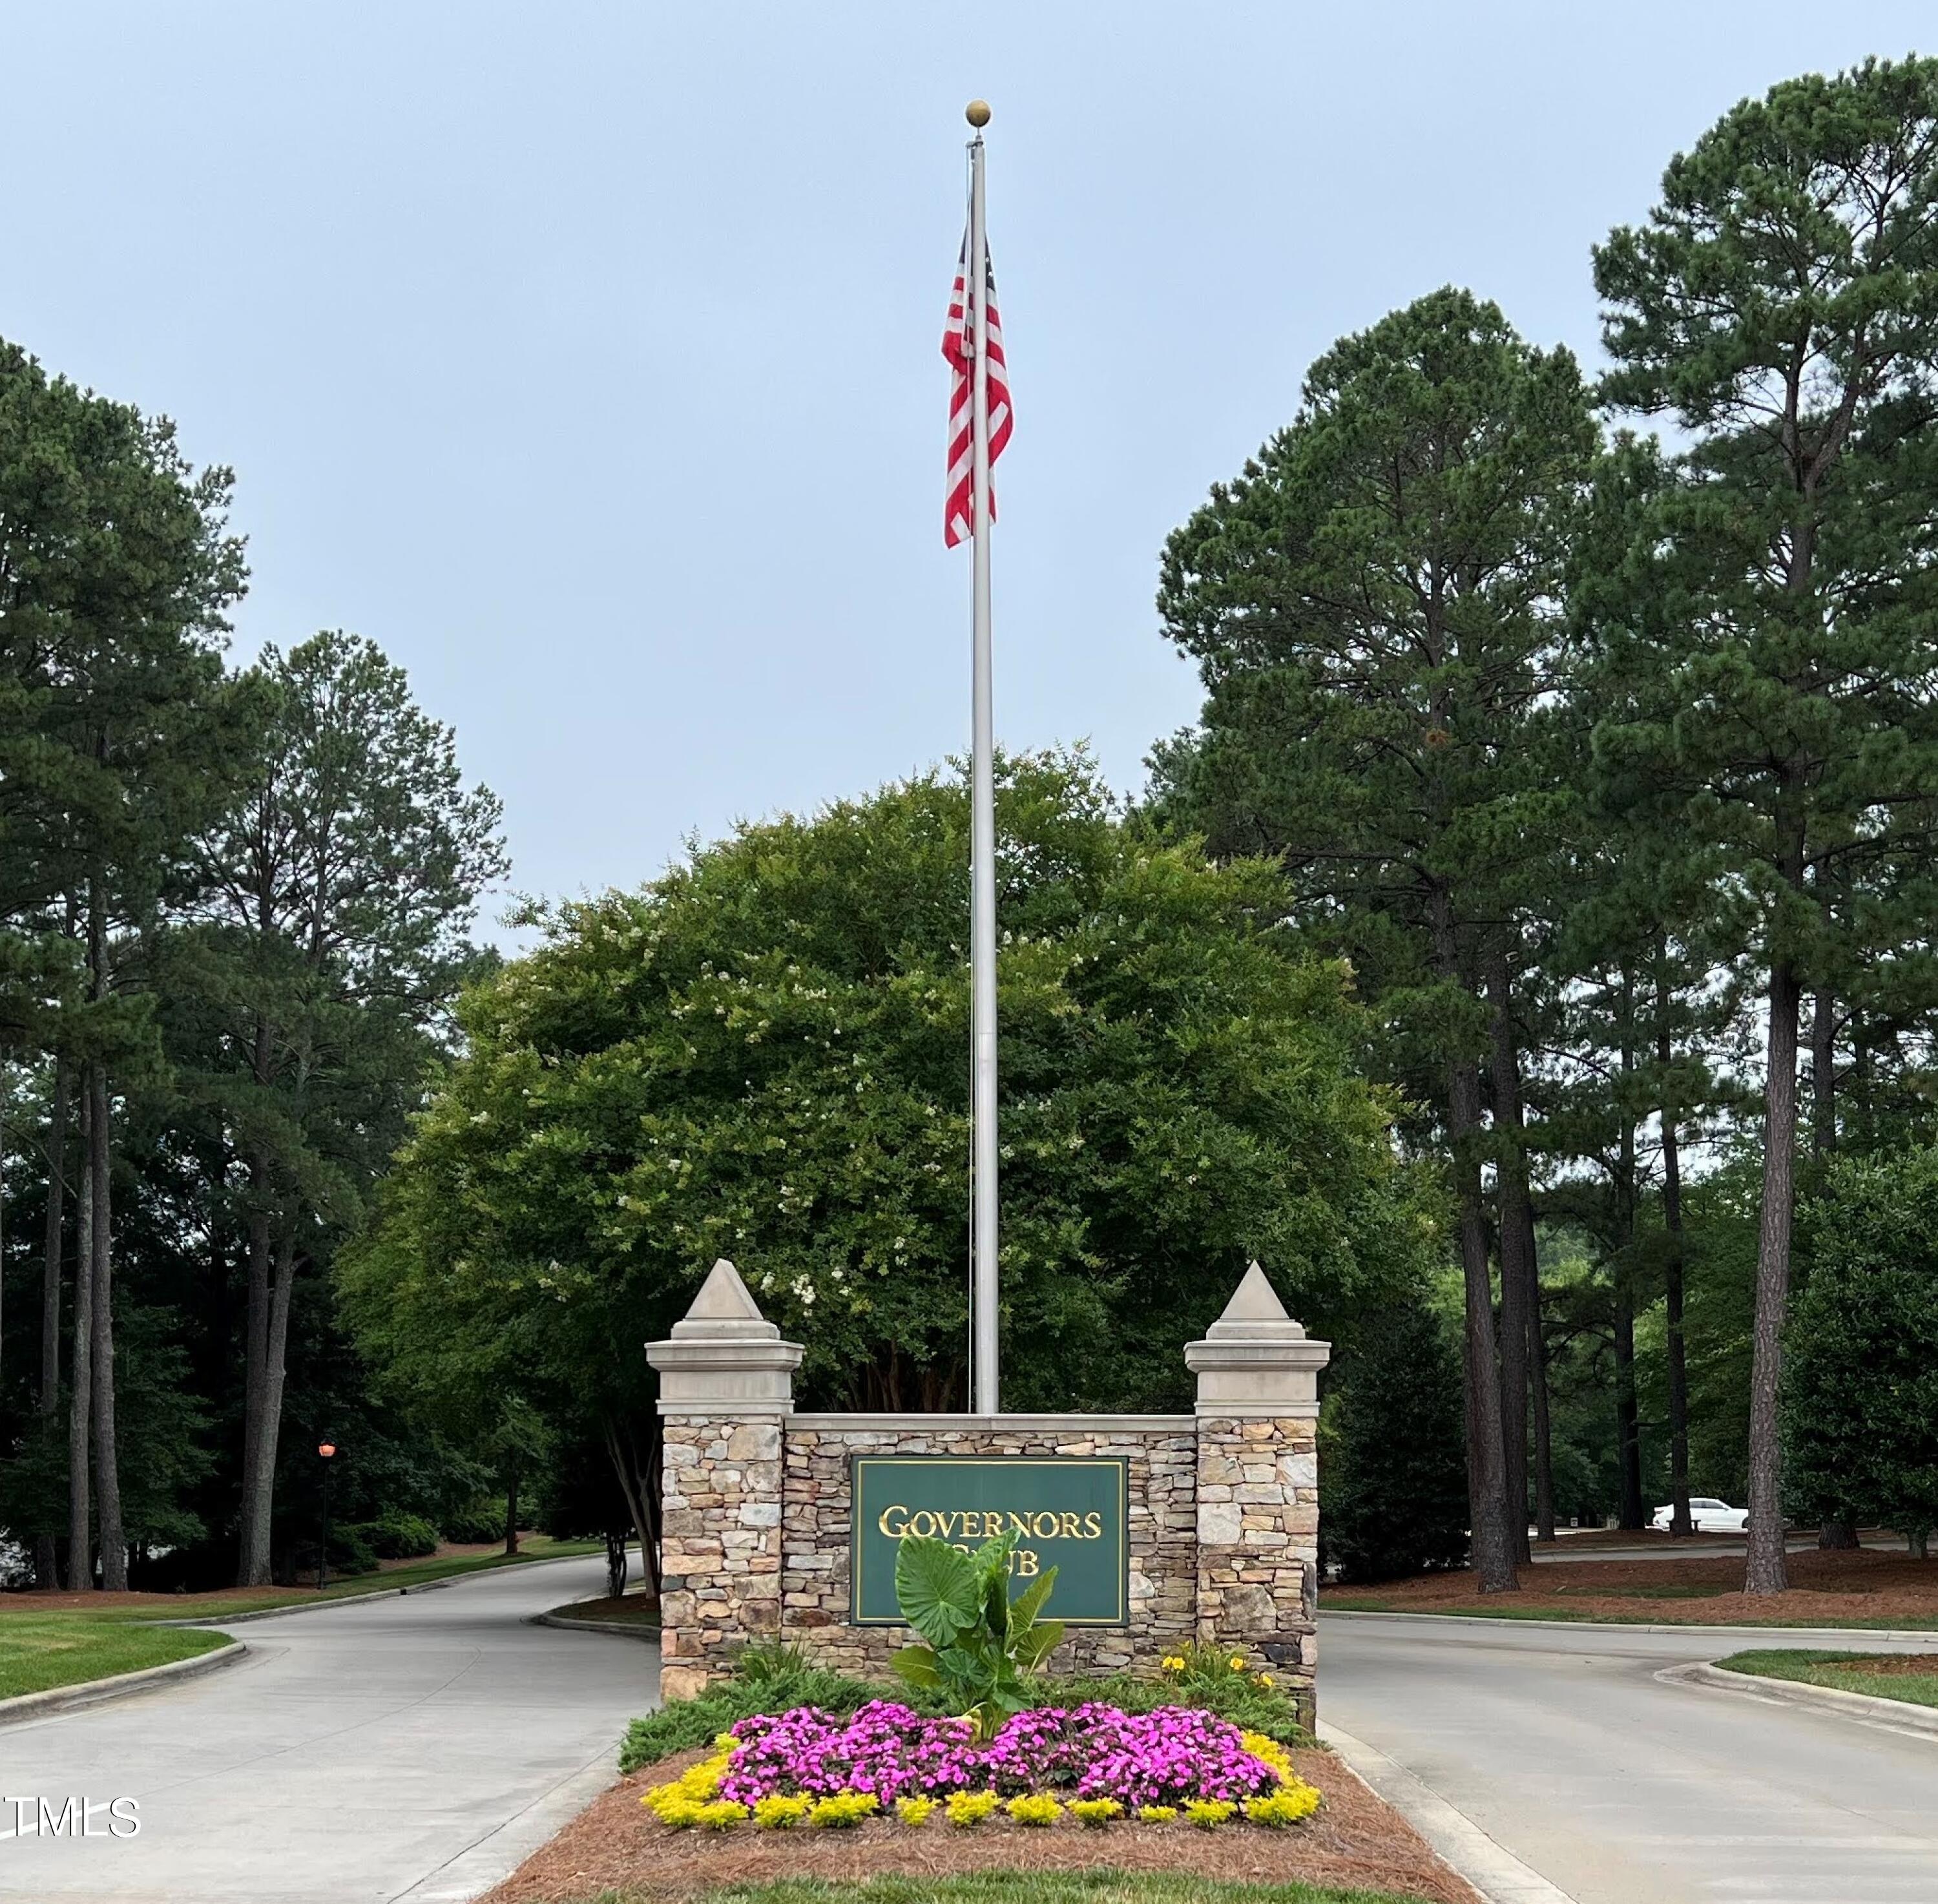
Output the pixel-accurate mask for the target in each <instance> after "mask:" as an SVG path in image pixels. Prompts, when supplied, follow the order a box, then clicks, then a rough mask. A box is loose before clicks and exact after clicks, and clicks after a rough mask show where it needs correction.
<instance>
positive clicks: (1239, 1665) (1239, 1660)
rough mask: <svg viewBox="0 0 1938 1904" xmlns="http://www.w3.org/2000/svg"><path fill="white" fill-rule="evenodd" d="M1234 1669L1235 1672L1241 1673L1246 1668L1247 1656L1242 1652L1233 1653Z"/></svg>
mask: <svg viewBox="0 0 1938 1904" xmlns="http://www.w3.org/2000/svg"><path fill="white" fill-rule="evenodd" d="M1244 1670H1245V1656H1244V1654H1243V1653H1233V1654H1232V1671H1234V1672H1235V1673H1241V1672H1243V1671H1244Z"/></svg>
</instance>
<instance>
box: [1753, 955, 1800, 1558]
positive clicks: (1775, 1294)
mask: <svg viewBox="0 0 1938 1904" xmlns="http://www.w3.org/2000/svg"><path fill="white" fill-rule="evenodd" d="M1802 1002H1803V988H1802V987H1801V986H1800V984H1798V982H1797V974H1796V972H1795V970H1794V968H1793V967H1792V966H1791V965H1790V964H1789V963H1788V961H1787V960H1782V959H1772V960H1771V963H1770V971H1769V1062H1768V1066H1767V1069H1766V1075H1765V1076H1764V1078H1763V1208H1762V1211H1761V1214H1760V1219H1759V1227H1758V1234H1757V1285H1756V1321H1755V1324H1754V1330H1753V1333H1752V1335H1751V1343H1752V1346H1753V1347H1752V1355H1751V1365H1750V1447H1749V1455H1750V1484H1749V1520H1750V1531H1749V1561H1748V1566H1747V1567H1746V1568H1745V1572H1744V1578H1743V1591H1744V1592H1745V1593H1754V1594H1758V1595H1761V1594H1767V1593H1782V1592H1784V1591H1785V1589H1787V1588H1788V1586H1789V1585H1790V1569H1789V1565H1788V1561H1787V1560H1786V1559H1785V1553H1784V1538H1783V1535H1784V1520H1783V1446H1782V1432H1781V1424H1780V1419H1779V1413H1778V1406H1777V1398H1778V1389H1779V1384H1780V1383H1781V1382H1782V1375H1783V1319H1784V1311H1785V1307H1786V1306H1787V1305H1788V1302H1789V1298H1790V1226H1791V1203H1792V1200H1793V1198H1794V1195H1795V1191H1796V1163H1797V1018H1798V1016H1799V1013H1800V1009H1801V1005H1802Z"/></svg>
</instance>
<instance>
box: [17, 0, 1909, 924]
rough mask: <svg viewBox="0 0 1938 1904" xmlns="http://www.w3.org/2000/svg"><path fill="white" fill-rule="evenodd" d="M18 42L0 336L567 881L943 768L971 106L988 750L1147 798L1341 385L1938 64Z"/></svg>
mask: <svg viewBox="0 0 1938 1904" xmlns="http://www.w3.org/2000/svg"><path fill="white" fill-rule="evenodd" d="M1930 18H1931V16H1930V12H1929V9H1928V7H1914V6H1912V5H1897V4H1891V3H1890V0H1846V4H1845V5H1842V7H1840V8H1828V7H1826V6H1824V5H1821V0H1818V4H1815V5H1794V4H1790V3H1789V0H1757V4H1722V3H1721V0H1681V4H1675V5H1666V4H1661V0H1631V4H1629V5H1624V6H1621V7H1613V8H1611V7H1594V8H1590V7H1587V6H1584V5H1560V4H1549V5H1540V6H1535V5H1527V6H1511V5H1475V4H1462V5H1447V4H1445V0H1435V4H1408V5H1401V4H1384V5H1383V4H1379V0H1369V3H1368V4H1363V5H1355V6H1348V7H1342V6H1339V5H1326V6H1323V7H1321V6H1310V5H1239V4H1232V5H1206V4H1202V3H1200V4H1195V5H1180V4H1172V5H1146V4H1141V3H1140V0H1119V4H1116V5H1109V6H1104V5H1095V6H1088V5H1086V6H1077V5H1055V4H1049V0H1036V4H1034V5H1010V4H1002V3H1001V0H983V4H979V5H977V6H974V7H972V8H963V7H960V6H943V5H911V4H910V3H909V0H901V4H898V5H885V4H883V5H876V4H867V5H864V4H861V0H837V4H827V3H826V0H824V4H822V5H818V6H809V5H800V4H795V5H775V4H767V3H765V0H743V4H740V5H734V6H731V7H730V6H724V5H685V6H681V7H678V8H675V7H671V6H667V5H617V4H607V5H592V4H570V0H567V4H552V5H544V6H535V5H530V4H529V0H527V4H526V5H522V6H518V7H513V6H509V5H484V4H469V5H431V4H427V3H425V4H419V3H417V0H389V4H386V5H354V4H339V5H330V6H327V7H325V6H320V5H296V4H294V0H247V3H246V4H244V3H241V0H238V3H237V4H229V5H212V4H205V5H196V4H192V3H191V0H176V3H175V4H168V5H156V4H155V3H154V0H123V4H119V5H111V4H105V3H104V0H58V3H56V0H40V3H39V4H38V5H24V4H20V3H19V0H17V4H16V5H14V6H12V7H11V8H8V27H7V33H6V47H5V67H6V71H7V81H8V83H7V102H6V107H5V111H4V112H0V167H4V172H5V177H6V178H7V180H8V192H7V194H6V200H5V203H6V211H5V241H4V244H0V332H4V333H5V334H7V335H8V336H12V337H14V338H16V339H19V340H20V341H21V342H23V343H25V344H26V345H27V346H28V347H29V348H31V349H32V350H33V351H35V352H36V353H37V354H38V355H39V356H41V357H42V358H43V359H44V360H45V361H46V362H47V363H48V364H50V366H52V367H56V368H58V369H59V370H64V371H65V372H67V373H69V374H70V375H71V376H74V377H76V378H77V379H80V380H82V381H84V382H89V383H91V384H93V385H95V386H96V387H97V388H100V389H102V390H103V391H107V392H108V393H110V394H113V395H114V396H117V397H124V398H128V399H131V400H135V401H137V402H139V403H141V404H142V405H143V406H145V407H147V408H149V409H156V410H163V411H166V412H169V413H170V414H171V415H173V416H175V418H176V419H177V420H178V423H179V424H180V426H181V433H182V437H183V440H184V443H185V445H186V446H187V449H188V450H189V452H190V454H191V455H193V456H195V457H196V458H200V459H204V460H212V461H226V462H228V463H230V464H232V465H233V466H234V467H235V470H236V472H237V476H238V510H237V522H238V526H239V527H241V528H242V529H244V530H245V531H246V532H247V533H248V537H249V539H250V550H251V566H252V567H253V570H254V585H253V588H252V592H251V596H250V598H249V601H248V603H247V604H246V605H245V608H244V610H243V611H242V613H241V619H240V622H239V624H238V650H240V651H241V652H248V651H250V650H251V649H253V648H254V646H256V645H257V643H260V642H262V641H263V640H277V641H279V642H282V643H285V644H287V643H290V642H291V641H293V640H299V639H301V638H302V637H303V636H304V635H305V634H308V633H310V632H311V631H314V629H315V628H318V627H320V626H324V625H343V626H346V627H348V628H354V629H356V630H358V631H360V632H362V633H363V634H367V635H369V636H370V637H372V638H373V639H374V640H376V641H378V643H381V646H383V647H384V649H387V651H388V652H390V655H392V656H393V658H395V659H396V660H398V661H399V662H402V664H403V665H406V667H407V668H409V671H410V672H411V675H412V679H413V681H414V683H415V686H416V688H417V690H418V694H419V695H420V697H421V699H422V700H423V701H424V704H426V705H427V707H429V708H430V709H431V710H433V711H434V712H435V713H437V714H438V715H439V716H442V718H444V719H448V720H450V721H451V722H454V723H455V724H456V725H457V729H458V735H459V743H460V749H461V752H462V755H463V759H464V762H465V763H466V767H467V768H469V770H470V771H472V772H473V773H474V774H478V775H481V776H482V777H484V778H485V779H486V780H489V782H490V783H491V785H492V786H494V787H495V788H496V789H497V790H498V792H500V794H501V795H503V797H504V799H505V801H506V808H507V817H508V823H509V832H510V835H511V841H512V850H513V854H514V858H515V872H514V882H515V884H516V885H517V886H518V887H520V888H521V889H522V890H527V891H536V892H542V893H551V894H555V893H569V892H572V891H575V890H579V889H582V888H588V887H590V888H597V887H603V886H605V885H607V884H633V883H635V882H636V881H639V880H641V879H642V878H645V877H649V876H650V875H651V874H653V873H655V871H658V870H659V869H660V868H661V867H662V866H663V865H664V864H665V862H667V859H669V857H670V856H673V855H674V854H676V853H677V852H678V851H679V845H680V841H681V840H682V837H683V836H684V835H686V834H688V832H691V831H694V830H695V829H697V830H698V831H699V832H700V833H702V834H703V835H712V834H715V833H717V832H720V831H721V830H722V829H724V828H725V827H727V826H729V825H730V824H731V823H732V821H733V820H734V818H736V817H738V816H742V815H758V814H764V813H767V812H770V811H773V810H775V809H776V808H782V807H788V808H795V809H802V808H811V807H812V806H813V805H814V804H816V803H817V802H819V801H822V800H825V799H827V798H831V797H832V796H834V795H839V794H843V793H848V792H856V791H858V790H861V789H864V788H867V787H868V786H871V785H873V784H874V783H876V782H877V781H879V780H882V779H884V778H886V777H890V776H892V775H895V774H900V773H903V772H905V771H908V770H910V768H916V767H919V766H922V765H926V764H928V763H929V762H933V761H934V760H936V759H938V758H940V756H943V755H944V754H946V753H949V752H952V751H956V750H960V749H961V747H964V745H965V744H966V741H967V731H968V637H967V554H966V551H956V552H945V551H944V550H943V546H942V536H941V527H940V523H941V506H942V472H943V426H944V420H945V406H946V370H945V369H944V367H943V363H942V360H941V357H940V353H939V351H938V348H937V345H938V342H939V339H940V328H941V319H942V312H943V304H944V303H945V300H946V294H947V290H948V285H949V277H950V275H951V273H952V268H953V266H954V262H955V248H956V245H957V242H958V239H959V237H960V235H961V232H960V227H961V206H962V141H963V139H964V136H965V129H964V126H963V123H962V117H961V108H962V105H963V103H964V101H965V100H967V99H969V98H971V96H975V95H977V94H981V95H983V96H986V97H987V98H988V99H990V100H991V102H992V103H993V105H994V107H995V122H994V123H993V125H992V127H991V129H990V132H989V141H990V160H989V166H990V232H991V243H992V251H993V252H994V255H995V262H996V266H997V269H998V274H999V277H1000V281H1001V287H1002V294H1003V297H1002V303H1003V317H1004V331H1005V336H1006V339H1007V344H1008V348H1009V357H1010V366H1011V372H1012V381H1013V387H1014V390H1015V394H1016V411H1017V425H1016V436H1015V439H1014V441H1013V444H1012V446H1011V447H1010V451H1009V452H1008V455H1007V456H1006V457H1005V458H1004V461H1003V464H1002V466H1001V471H1000V482H999V491H1000V495H1001V504H1002V522H1001V527H1000V528H999V530H998V537H997V541H996V544H995V613H996V622H995V627H996V640H997V648H998V652H997V673H996V696H997V703H996V704H997V729H998V735H999V736H1000V737H1001V739H1002V740H1003V741H1004V742H1005V743H1006V744H1009V745H1011V746H1016V747H1022V746H1034V745H1039V744H1043V743H1046V742H1049V741H1056V740H1063V741H1070V740H1076V739H1079V738H1086V737H1087V738H1089V739H1090V740H1091V741H1092V742H1093V744H1094V745H1095V748H1096V750H1097V752H1098V756H1099V757H1100V759H1101V761H1102V762H1103V765H1104V768H1105V770H1106V771H1107V774H1109V776H1110V779H1111V780H1112V781H1113V783H1114V784H1115V785H1116V786H1119V787H1120V788H1124V789H1134V788H1135V787H1137V786H1139V785H1140V784H1141V781H1142V778H1143V765H1142V763H1143V760H1144V755H1145V753H1146V751H1147V749H1148V747H1150V743H1151V741H1153V738H1156V736H1158V735H1161V734H1163V733H1165V732H1168V731H1170V730H1171V728H1174V727H1176V726H1177V725H1180V723H1182V722H1186V721H1188V720H1189V719H1190V718H1191V717H1192V714H1193V713H1194V712H1195V708H1196V705H1197V695H1196V692H1195V682H1194V680H1193V677H1192V673H1191V671H1190V670H1189V668H1187V667H1186V665H1185V664H1184V663H1183V662H1180V660H1178V659H1177V658H1176V657H1175V656H1174V655H1173V654H1172V652H1171V651H1170V649H1168V648H1167V647H1165V646H1164V645H1163V644H1162V643H1161V642H1160V641H1159V640H1158V638H1157V636H1156V622H1155V617H1154V615H1153V610H1152V607H1151V597H1152V592H1153V586H1154V582H1155V578H1156V559H1157V555H1158V551H1159V546H1160V545H1161V543H1162V540H1163V538H1164V537H1165V534H1166V533H1167V531H1168V530H1169V529H1171V528H1172V527H1173V526H1174V525H1175V524H1177V522H1179V521H1180V520H1181V519H1183V516H1185V515H1186V512H1189V510H1190V509H1192V507H1193V506H1194V505H1195V503H1197V502H1198V501H1199V500H1201V497H1203V495H1204V491H1205V490H1206V488H1207V485H1209V484H1210V482H1213V481H1214V479H1217V478H1218V477H1220V476H1224V475H1227V474H1229V473H1232V471H1233V470H1235V469H1236V468H1237V467H1238V464H1240V463H1241V461H1242V460H1243V458H1244V457H1245V456H1246V455H1247V453H1248V452H1250V451H1251V450H1252V449H1253V448H1254V447H1256V445H1257V444H1258V443H1259V441H1260V440H1262V438H1263V437H1264V436H1265V435H1267V434H1268V433H1269V432H1270V431H1271V430H1273V429H1274V428H1275V427H1277V426H1278V425H1279V424H1281V423H1283V421H1286V419H1287V418H1289V416H1290V415H1291V413H1292V412H1293V407H1294V406H1295V403H1296V398H1297V392H1298V388H1299V379H1300V376H1301V374H1302V372H1303V370H1304V369H1305V366H1306V365H1307V363H1309V362H1310V361H1311V359H1312V357H1314V355H1315V354H1317V353H1318V352H1319V351H1321V350H1323V348H1325V347H1326V345H1327V344H1328V343H1329V342H1331V341H1332V339H1333V338H1335V336H1338V335H1339V334H1340V333H1342V332H1344V331H1347V330H1356V329H1358V328H1359V327H1362V326H1364V325H1365V324H1368V323H1369V322H1371V321H1373V320H1374V319H1375V318H1378V316H1380V315H1381V313H1382V312H1385V311H1387V309H1390V308H1392V307H1393V306H1395V305H1397V304H1400V303H1405V301H1406V300H1409V299H1411V298H1412V297H1416V296H1417V295H1418V294H1420V293H1422V292H1423V291H1426V290H1431V289H1432V288H1433V287H1435V286H1436V285H1438V284H1442V283H1444V282H1447V281H1460V282H1462V283H1464V284H1469V285H1471V286H1472V287H1474V288H1475V290H1477V291H1478V292H1480V293H1481V294H1484V295H1486V296H1488V297H1493V298H1494V299H1496V300H1498V301H1499V303H1501V304H1502V306H1503V307H1504V309H1505V310H1506V312H1507V313H1508V316H1509V317H1510V318H1511V319H1512V320H1513V321H1514V322H1515V323H1516V324H1517V325H1518V326H1519V327H1520V328H1521V330H1523V332H1524V333H1526V334H1527V335H1528V336H1530V337H1532V338H1533V339H1536V340H1538V341H1540V342H1563V341H1565V342H1568V343H1570V344H1572V345H1574V346H1575V347H1576V348H1578V349H1579V350H1581V351H1583V352H1584V354H1590V356H1592V354H1593V348H1594V343H1595V337H1596V322H1595V305H1594V298H1593V290H1592V288H1591V287H1590V282H1589V276H1588V248H1589V246H1590V244H1591V243H1592V242H1594V241H1595V240H1596V239H1599V238H1600V237H1601V236H1602V235H1603V234H1604V233H1605V232H1606V231H1607V230H1608V227H1609V226H1610V225H1611V224H1613V223H1614V222H1616V221H1619V220H1624V219H1632V218H1636V217H1640V216H1642V214H1644V213H1645V211H1647V209H1648V206H1649V205H1650V203H1651V201H1652V198H1653V194H1654V187H1655V184H1656V181H1657V178H1659V176H1660V172H1661V169H1662V166H1663V162H1664V161H1665V160H1666V159H1667V158H1668V157H1669V154H1671V152H1672V151H1674V150H1675V149H1676V148H1678V146H1681V145H1684V144H1687V143H1688V142H1689V141H1690V140H1691V139H1693V138H1694V137H1695V136H1696V135H1697V134H1698V133H1700V132H1701V131H1702V130H1703V128H1704V127H1705V126H1708V125H1709V123H1711V122H1712V120H1714V119H1715V117H1717V116H1718V114H1720V113H1721V112H1722V111H1724V109H1725V108H1727V106H1729V105H1730V104H1731V103H1732V102H1734V101H1735V100H1736V99H1739V97H1741V96H1742V95H1744V94H1745V93H1750V92H1760V91H1761V90H1763V88H1764V87H1766V86H1767V85H1768V84H1770V83H1771V82H1772V81H1774V80H1776V79H1779V78H1783V77H1785V76H1786V75H1789V74H1791V73H1794V72H1797V71H1804V70H1807V69H1809V68H1834V67H1836V66H1838V65H1845V64H1848V63H1849V62H1851V61H1852V60H1854V59H1858V58H1860V57H1861V56H1863V55H1864V54H1865V53H1873V52H1876V53H1882V54H1890V55H1897V54H1901V53H1904V52H1905V51H1906V50H1909V49H1910V48H1912V47H1913V46H1914V45H1915V44H1917V43H1918V38H1919V35H1920V29H1921V26H1922V27H1923V28H1924V34H1923V37H1924V39H1925V40H1926V41H1932V40H1938V33H1933V32H1931V31H1930V25H1929V23H1930ZM1924 50H1930V47H1928V46H1927V47H1925V49H1924Z"/></svg>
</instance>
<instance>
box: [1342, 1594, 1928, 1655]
mask: <svg viewBox="0 0 1938 1904" xmlns="http://www.w3.org/2000/svg"><path fill="white" fill-rule="evenodd" d="M1319 1611H1320V1615H1321V1617H1323V1618H1325V1619H1327V1620H1420V1621H1422V1622H1426V1621H1429V1620H1430V1621H1432V1623H1433V1624H1434V1625H1435V1626H1484V1627H1487V1628H1489V1629H1490V1630H1492V1631H1493V1632H1499V1631H1500V1629H1502V1627H1504V1626H1505V1627H1508V1628H1510V1629H1511V1628H1513V1627H1516V1626H1532V1627H1535V1628H1537V1629H1541V1628H1546V1629H1551V1630H1553V1629H1560V1630H1561V1631H1563V1632H1570V1633H1693V1635H1695V1636H1696V1637H1697V1638H1698V1639H1700V1638H1703V1635H1705V1634H1709V1633H1747V1634H1748V1635H1751V1637H1752V1638H1763V1639H1766V1638H1769V1637H1770V1636H1772V1635H1778V1634H1787V1635H1788V1636H1789V1637H1790V1638H1792V1639H1801V1638H1821V1639H1839V1640H1844V1639H1848V1640H1909V1641H1915V1642H1916V1643H1917V1644H1920V1645H1924V1644H1930V1645H1932V1646H1938V1632H1932V1631H1930V1629H1928V1628H1920V1627H1897V1626H1698V1625H1697V1623H1695V1622H1694V1621H1693V1620H1689V1621H1686V1622H1678V1623H1676V1624H1675V1625H1673V1626H1669V1625H1664V1624H1663V1623H1660V1622H1649V1621H1645V1620H1527V1619H1523V1617H1521V1616H1520V1615H1519V1614H1484V1613H1382V1612H1380V1611H1378V1610H1375V1609H1374V1608H1371V1607H1331V1608H1329V1607H1327V1606H1326V1604H1325V1601H1324V1600H1323V1598H1322V1599H1321V1601H1320V1607H1319Z"/></svg>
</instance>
